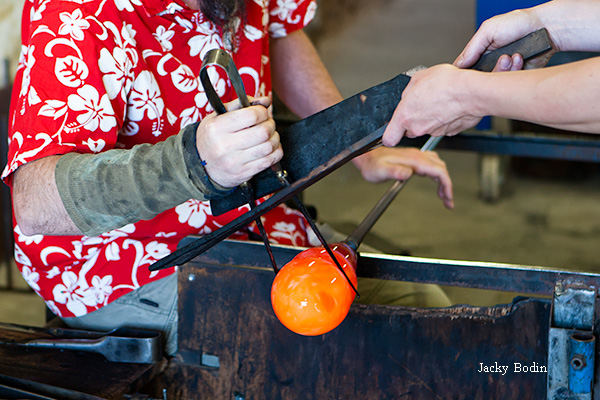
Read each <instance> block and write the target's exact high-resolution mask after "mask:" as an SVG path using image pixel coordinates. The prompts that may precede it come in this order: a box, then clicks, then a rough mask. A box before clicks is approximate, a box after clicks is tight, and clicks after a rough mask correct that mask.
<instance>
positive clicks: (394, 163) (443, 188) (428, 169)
mask: <svg viewBox="0 0 600 400" xmlns="http://www.w3.org/2000/svg"><path fill="white" fill-rule="evenodd" d="M354 164H355V165H356V166H357V167H358V169H359V170H360V171H361V173H362V176H363V177H364V178H365V180H367V181H369V182H383V181H385V180H388V179H394V180H400V181H405V180H407V179H408V178H410V177H411V176H412V175H413V174H417V175H420V176H427V177H429V178H431V179H433V180H434V181H435V182H437V183H438V197H439V198H440V199H442V201H443V203H444V205H445V206H446V208H449V209H451V208H453V207H454V201H453V194H452V180H451V179H450V174H449V173H448V169H447V168H446V163H445V162H444V161H443V160H442V159H440V157H439V156H438V154H437V153H436V152H433V151H420V150H419V149H416V148H412V147H403V148H387V147H379V148H377V149H374V150H372V151H370V152H368V153H366V154H363V155H362V156H360V157H357V158H355V159H354Z"/></svg>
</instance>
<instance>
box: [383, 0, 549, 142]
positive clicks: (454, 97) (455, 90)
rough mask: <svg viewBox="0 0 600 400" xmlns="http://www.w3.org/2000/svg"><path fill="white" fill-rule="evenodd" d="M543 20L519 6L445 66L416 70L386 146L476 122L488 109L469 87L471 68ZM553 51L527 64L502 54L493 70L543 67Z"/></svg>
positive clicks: (487, 25)
mask: <svg viewBox="0 0 600 400" xmlns="http://www.w3.org/2000/svg"><path fill="white" fill-rule="evenodd" d="M542 27H543V23H542V21H540V20H539V18H537V17H536V13H535V12H533V11H531V10H528V11H527V10H518V11H514V12H511V13H507V14H503V15H500V16H496V17H493V18H491V19H489V20H487V21H485V22H484V23H483V24H482V25H481V27H480V29H479V30H478V31H477V32H476V34H475V35H474V36H473V38H472V39H471V40H470V41H469V43H468V44H467V45H466V47H465V48H464V50H463V51H462V52H461V53H460V55H459V56H458V57H457V59H456V60H455V61H454V63H453V64H452V65H451V64H441V65H437V66H434V67H431V68H428V69H425V70H422V71H419V72H417V73H415V74H414V75H413V76H412V78H411V80H410V82H409V84H408V86H407V87H406V89H405V90H404V92H403V94H402V100H401V101H400V103H399V104H398V106H397V108H396V110H395V112H394V115H393V117H392V120H391V121H390V123H389V125H388V127H387V129H386V131H385V133H384V135H383V143H384V144H385V145H386V146H395V145H396V144H398V142H400V139H402V137H403V136H407V137H411V138H414V137H419V136H423V135H426V134H429V135H431V136H452V135H456V134H457V133H459V132H462V131H464V130H466V129H470V128H472V127H474V126H475V125H477V123H479V121H480V120H481V118H483V117H484V116H485V115H486V113H485V112H484V111H483V110H484V107H483V106H485V105H482V104H477V103H476V100H475V99H476V96H474V94H475V93H473V92H472V91H473V90H477V88H475V89H473V88H472V87H470V86H469V80H470V79H472V77H473V74H478V73H480V72H477V71H473V70H467V68H470V67H471V66H473V65H474V64H475V63H476V62H477V61H478V60H479V58H480V57H481V56H482V55H483V54H484V53H485V52H488V51H492V50H495V49H497V48H500V47H503V46H506V45H507V44H510V43H512V42H514V41H516V40H518V39H520V38H522V37H524V36H526V35H527V34H529V33H531V32H533V31H535V30H538V29H541V28H542ZM553 47H554V49H553V51H550V52H548V53H546V54H544V55H542V56H539V57H537V58H535V59H532V60H530V61H528V62H527V64H525V63H524V62H523V57H522V56H521V55H520V54H515V55H512V56H509V55H503V56H502V57H500V59H499V60H498V63H497V64H496V67H495V68H494V71H493V72H507V71H518V70H521V69H531V68H538V67H543V66H544V65H546V64H547V63H548V60H549V59H550V57H551V56H552V55H553V54H554V53H555V52H556V46H555V45H553Z"/></svg>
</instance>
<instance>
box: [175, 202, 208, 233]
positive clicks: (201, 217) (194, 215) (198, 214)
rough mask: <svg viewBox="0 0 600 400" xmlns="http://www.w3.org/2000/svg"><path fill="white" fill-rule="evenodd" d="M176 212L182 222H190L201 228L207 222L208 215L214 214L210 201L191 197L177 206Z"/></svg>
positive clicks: (189, 223)
mask: <svg viewBox="0 0 600 400" xmlns="http://www.w3.org/2000/svg"><path fill="white" fill-rule="evenodd" d="M175 212H176V213H177V215H178V216H179V218H178V220H179V222H180V223H182V224H188V225H189V226H191V227H194V228H200V227H202V225H204V224H205V223H206V216H207V215H212V214H211V210H210V203H208V202H203V201H199V200H194V199H190V200H188V201H186V202H185V203H182V204H180V205H178V206H177V207H175Z"/></svg>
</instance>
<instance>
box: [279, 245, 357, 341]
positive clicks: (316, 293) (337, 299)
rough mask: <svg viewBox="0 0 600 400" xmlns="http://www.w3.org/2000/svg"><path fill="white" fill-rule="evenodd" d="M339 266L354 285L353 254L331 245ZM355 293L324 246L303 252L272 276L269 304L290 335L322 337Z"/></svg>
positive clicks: (339, 320) (345, 312)
mask: <svg viewBox="0 0 600 400" xmlns="http://www.w3.org/2000/svg"><path fill="white" fill-rule="evenodd" d="M330 247H331V249H332V250H333V252H334V254H335V256H336V258H337V260H338V262H339V264H340V265H341V266H342V268H343V269H344V272H345V273H346V275H347V276H348V278H349V279H350V281H351V282H352V284H353V285H354V287H357V279H356V254H355V252H354V251H353V250H352V249H351V248H350V246H348V245H347V244H345V243H335V244H332V245H331V246H330ZM354 296H355V292H354V290H353V289H352V287H351V286H350V284H349V283H348V281H347V280H346V277H345V276H344V274H343V273H342V272H341V271H340V270H339V268H338V267H337V266H336V265H335V263H334V262H333V260H332V259H331V258H330V257H329V255H328V254H327V252H326V251H325V249H324V248H323V247H314V248H311V249H308V250H305V251H303V252H301V253H300V254H298V255H297V256H296V257H294V258H293V259H292V260H291V261H290V262H289V263H287V264H286V265H285V266H284V267H283V268H281V270H280V271H279V272H278V273H277V276H275V280H274V281H273V285H272V287H271V304H272V305H273V310H274V311H275V315H276V316H277V318H278V319H279V321H280V322H281V323H282V324H283V325H284V326H285V327H286V328H288V329H289V330H291V331H292V332H295V333H298V334H300V335H305V336H315V335H322V334H324V333H327V332H329V331H331V330H333V329H335V328H336V327H337V326H338V325H339V324H341V323H342V321H343V320H344V318H346V315H348V311H349V310H350V305H351V304H352V302H353V301H354Z"/></svg>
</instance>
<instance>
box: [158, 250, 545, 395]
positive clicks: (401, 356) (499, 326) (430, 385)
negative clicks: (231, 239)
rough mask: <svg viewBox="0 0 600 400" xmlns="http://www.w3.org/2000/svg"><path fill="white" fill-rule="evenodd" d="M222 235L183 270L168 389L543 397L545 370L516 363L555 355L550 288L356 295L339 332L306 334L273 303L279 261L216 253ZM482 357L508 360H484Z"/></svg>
mask: <svg viewBox="0 0 600 400" xmlns="http://www.w3.org/2000/svg"><path fill="white" fill-rule="evenodd" d="M222 244H223V243H222ZM222 244H219V245H218V246H216V247H215V248H214V249H211V251H209V252H207V253H206V257H204V256H203V260H207V259H210V258H212V259H213V260H212V261H211V262H208V263H205V262H204V261H201V260H199V259H196V260H194V261H192V262H190V263H188V264H186V265H184V266H181V267H180V269H179V271H178V274H179V310H180V316H179V352H178V355H177V357H176V359H174V360H173V362H171V363H170V365H169V368H168V369H167V371H165V374H163V375H162V376H161V377H160V380H159V385H158V387H166V388H167V389H168V391H169V398H181V399H187V398H211V399H212V398H215V399H216V398H219V399H232V398H234V394H237V395H238V396H241V397H240V398H244V399H272V400H277V399H286V400H292V399H302V400H310V399H319V400H320V399H338V398H343V399H403V398H406V399H419V400H426V399H486V400H487V399H516V398H518V399H542V398H544V393H545V390H546V389H545V388H546V374H545V373H528V374H524V373H515V372H514V363H519V364H520V365H527V366H531V365H537V366H543V365H545V360H546V349H547V328H548V319H549V315H550V314H549V313H550V304H549V301H548V300H524V301H520V302H517V303H515V304H510V305H504V306H497V307H469V306H459V307H450V308H445V309H414V308H405V307H389V306H375V305H369V306H366V305H357V304H355V305H353V306H352V307H351V310H350V313H349V314H348V317H347V318H346V320H345V321H344V322H343V323H342V324H341V325H340V326H339V327H338V328H336V329H335V330H333V331H332V332H330V333H328V334H326V335H322V336H317V337H305V336H300V335H297V334H294V333H292V332H290V331H288V330H287V329H286V328H285V327H283V325H281V324H280V323H279V321H278V320H277V319H276V317H275V315H274V314H273V312H272V309H271V305H270V296H269V293H270V287H271V283H272V281H273V277H274V274H273V272H272V271H270V270H269V269H267V268H255V267H231V266H229V267H227V266H223V265H215V264H213V261H217V259H219V260H220V259H222V257H223V258H225V257H227V256H226V255H225V251H223V252H222V253H220V255H216V254H213V255H212V257H211V256H209V255H208V253H211V252H212V251H213V250H215V249H217V248H219V247H221V246H222ZM230 250H231V249H230ZM239 250H240V251H237V252H235V254H236V255H233V256H229V257H233V259H234V261H236V263H239V262H241V260H240V259H239V258H238V257H237V255H239V254H241V253H246V251H245V250H246V248H244V249H243V250H242V249H239ZM274 250H275V253H276V256H278V257H281V258H282V259H285V258H286V257H288V256H289V254H287V253H288V251H287V250H286V249H283V253H286V254H285V255H281V254H277V253H279V250H280V249H279V248H277V247H276V248H274ZM262 253H264V251H263V252H262ZM243 258H244V259H245V258H246V256H245V255H244V257H243ZM191 277H193V279H191ZM203 355H210V356H211V357H216V358H218V360H219V362H218V367H209V366H205V365H203V364H202V356H203ZM482 363H483V365H485V366H494V364H495V363H498V364H499V365H506V366H508V368H509V371H508V373H507V374H506V375H502V374H501V373H489V372H479V371H480V370H481V368H482Z"/></svg>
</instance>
